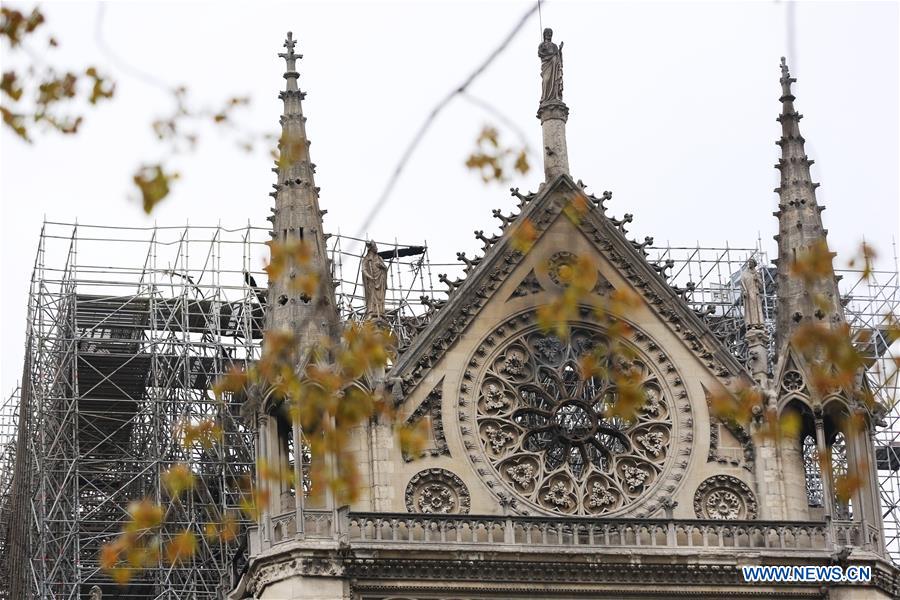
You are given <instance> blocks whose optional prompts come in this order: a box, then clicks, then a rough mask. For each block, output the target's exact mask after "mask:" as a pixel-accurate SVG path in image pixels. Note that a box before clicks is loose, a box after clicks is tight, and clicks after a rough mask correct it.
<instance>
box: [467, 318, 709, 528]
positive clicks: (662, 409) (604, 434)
mask: <svg viewBox="0 0 900 600" xmlns="http://www.w3.org/2000/svg"><path fill="white" fill-rule="evenodd" d="M500 331H502V332H503V333H502V334H501V333H499V332H500ZM489 337H490V339H492V340H494V339H497V338H504V341H502V342H497V343H494V344H491V346H492V351H490V352H485V347H484V345H482V346H481V347H479V349H478V350H476V356H478V355H479V352H480V353H481V355H483V356H484V360H483V365H482V366H481V369H480V373H479V374H478V375H477V376H474V377H473V379H474V380H475V385H473V386H467V387H466V389H465V390H463V393H464V397H462V398H461V399H460V406H464V407H467V409H468V410H469V411H470V413H469V414H468V415H461V416H465V417H466V418H465V421H473V422H474V423H475V425H476V427H475V428H474V430H473V428H469V427H466V428H465V431H462V429H461V431H462V433H463V438H464V440H465V441H466V443H467V447H468V448H470V449H472V450H473V451H476V450H478V451H480V455H479V454H470V455H469V458H470V460H472V462H473V463H484V462H486V463H487V464H488V465H490V466H491V467H492V472H489V471H488V470H486V469H479V472H480V473H482V474H483V476H485V478H486V479H487V481H486V483H487V485H488V487H489V488H490V489H491V490H492V491H494V492H495V493H496V494H498V495H501V494H503V495H506V496H508V495H510V494H508V493H506V492H503V491H502V490H504V489H505V490H508V492H511V495H512V497H515V498H518V499H519V500H520V502H519V505H521V506H523V508H525V509H526V510H527V509H528V508H532V509H536V510H537V511H538V512H544V513H562V514H573V515H608V514H621V513H624V512H634V511H636V510H638V507H639V506H640V505H642V504H648V507H647V510H650V506H649V505H651V504H653V503H654V502H657V503H658V499H655V497H656V496H659V497H660V498H661V497H662V496H663V495H666V494H671V492H672V490H674V489H675V483H676V482H677V481H679V480H680V479H681V478H682V476H683V470H684V468H685V467H686V466H687V461H686V460H681V461H677V460H676V456H677V455H678V452H677V448H676V445H678V444H680V443H681V438H682V437H684V439H687V440H690V439H692V438H691V436H690V435H686V436H681V437H680V434H679V432H683V433H687V432H689V431H690V428H691V424H692V421H691V419H690V405H689V403H688V402H687V400H686V394H682V393H673V392H672V391H670V390H671V387H670V386H672V385H675V386H679V387H680V386H681V380H680V378H679V377H678V376H677V374H676V373H675V369H674V367H672V366H671V363H670V362H669V361H668V359H665V360H664V361H663V362H665V364H666V365H667V367H669V368H667V369H666V372H667V373H670V374H671V375H672V377H671V379H672V382H669V381H667V378H666V376H664V375H663V374H662V372H661V371H660V370H657V367H656V365H655V364H654V360H651V359H650V358H649V357H648V356H647V355H645V354H643V353H642V352H641V351H640V349H639V348H638V347H636V346H634V345H632V344H631V343H630V342H626V341H623V342H622V343H623V344H624V345H625V346H626V347H627V348H628V351H629V357H628V359H625V358H623V357H621V356H615V357H614V356H607V355H608V354H609V353H607V352H604V350H605V349H608V348H609V340H608V339H607V337H606V335H605V333H604V331H603V330H602V329H601V328H599V327H598V326H596V325H594V324H590V323H587V322H577V323H572V324H571V331H570V335H569V337H568V338H567V339H565V340H561V339H560V338H558V337H556V336H553V335H548V334H544V333H542V332H541V331H540V330H539V329H538V328H537V327H536V326H535V323H534V315H533V312H531V311H530V312H528V313H527V314H526V315H522V316H519V317H515V318H513V319H510V320H508V321H507V322H506V323H504V324H503V325H502V326H501V327H499V328H498V331H496V332H493V333H492V334H491V335H490V336H489ZM636 338H637V339H639V340H643V341H644V345H649V344H652V342H650V341H649V338H647V336H645V335H644V334H640V335H638V336H636ZM654 347H655V348H656V352H655V353H654V356H657V355H660V352H659V349H658V347H656V346H655V345H654ZM591 353H596V354H597V355H599V356H607V358H606V359H605V360H607V361H608V364H606V365H604V366H605V367H606V369H607V371H608V372H612V371H613V370H616V369H620V370H628V371H629V372H630V373H631V376H632V377H634V378H635V380H636V382H637V385H638V386H639V387H640V389H641V391H642V392H643V395H644V403H643V404H642V405H641V407H640V408H639V409H638V410H637V414H636V416H635V417H634V418H631V419H626V418H623V417H621V416H616V415H615V410H614V408H615V407H616V406H617V405H616V402H617V400H618V398H619V392H618V390H617V389H616V385H615V383H614V381H612V380H611V379H610V378H607V377H602V376H591V377H588V378H587V379H585V378H583V377H582V376H581V369H580V368H579V361H580V359H582V358H583V357H584V356H585V355H587V354H591ZM473 375H474V374H473ZM676 382H677V383H676ZM470 440H471V441H470ZM476 466H477V465H476ZM679 470H680V471H682V472H681V473H676V471H679ZM494 476H496V478H497V479H498V480H499V481H497V480H495V479H494ZM522 500H524V501H525V502H521V501H522ZM523 512H524V511H523Z"/></svg>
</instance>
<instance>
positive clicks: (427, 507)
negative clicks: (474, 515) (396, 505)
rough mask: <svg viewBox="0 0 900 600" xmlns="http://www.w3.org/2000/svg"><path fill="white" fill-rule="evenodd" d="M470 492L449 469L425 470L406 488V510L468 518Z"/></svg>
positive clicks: (415, 476)
mask: <svg viewBox="0 0 900 600" xmlns="http://www.w3.org/2000/svg"><path fill="white" fill-rule="evenodd" d="M470 504H471V502H470V498H469V489H468V488H467V487H466V484H465V483H463V481H462V479H460V478H459V477H457V476H456V475H455V474H454V473H451V472H450V471H448V470H446V469H425V470H424V471H419V472H418V473H416V474H415V475H413V477H412V479H410V480H409V484H408V485H407V486H406V510H408V511H409V512H413V513H426V514H439V515H448V514H463V515H464V514H468V512H469V507H470Z"/></svg>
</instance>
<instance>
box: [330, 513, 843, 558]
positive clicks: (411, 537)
mask: <svg viewBox="0 0 900 600" xmlns="http://www.w3.org/2000/svg"><path fill="white" fill-rule="evenodd" d="M345 527H346V529H345V530H344V531H343V532H342V533H343V534H345V535H346V536H347V539H348V540H349V542H350V545H351V546H354V547H364V546H385V545H392V544H393V545H399V544H404V545H406V544H412V545H428V544H435V545H441V546H449V547H478V546H481V547H486V546H492V547H496V546H497V545H500V544H517V545H520V546H519V550H521V549H523V548H527V549H537V550H541V551H546V550H548V549H554V548H560V547H564V548H583V549H587V548H592V549H596V548H598V547H599V548H647V547H658V548H660V549H673V548H693V549H711V550H717V551H718V550H722V549H748V550H760V549H771V550H778V551H798V552H809V551H816V550H821V551H826V550H829V549H830V548H831V547H832V542H831V539H830V532H829V529H828V527H827V525H826V524H825V523H810V522H784V521H778V522H764V521H710V520H673V519H586V518H564V517H526V516H509V517H490V516H468V515H424V514H414V515H413V514H401V513H398V514H385V513H372V514H369V513H350V514H349V515H348V517H347V522H346V524H345ZM521 545H524V546H521Z"/></svg>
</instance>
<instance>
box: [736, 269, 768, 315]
mask: <svg viewBox="0 0 900 600" xmlns="http://www.w3.org/2000/svg"><path fill="white" fill-rule="evenodd" d="M762 293H763V282H762V278H761V277H760V276H759V271H757V270H756V260H754V259H752V258H751V259H750V260H749V261H747V268H746V269H744V270H743V271H742V272H741V300H742V301H743V304H744V323H745V324H746V325H747V328H748V329H762V327H763V323H764V321H765V318H764V315H763V301H762Z"/></svg>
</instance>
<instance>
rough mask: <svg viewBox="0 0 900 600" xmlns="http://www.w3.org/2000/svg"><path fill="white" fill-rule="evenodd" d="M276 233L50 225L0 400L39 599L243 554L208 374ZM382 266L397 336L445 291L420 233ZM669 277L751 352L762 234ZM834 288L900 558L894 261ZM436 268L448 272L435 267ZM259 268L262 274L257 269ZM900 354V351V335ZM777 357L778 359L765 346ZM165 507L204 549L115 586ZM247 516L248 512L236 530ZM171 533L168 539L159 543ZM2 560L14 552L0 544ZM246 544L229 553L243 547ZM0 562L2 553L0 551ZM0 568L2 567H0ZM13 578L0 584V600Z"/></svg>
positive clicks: (244, 340)
mask: <svg viewBox="0 0 900 600" xmlns="http://www.w3.org/2000/svg"><path fill="white" fill-rule="evenodd" d="M268 239H269V238H268V229H267V228H261V227H253V226H250V225H249V224H248V225H247V226H246V227H242V228H238V229H225V228H222V227H220V226H219V227H195V226H185V227H177V228H167V227H150V228H114V227H98V226H86V225H76V224H63V223H50V222H48V223H45V225H44V228H43V230H42V232H41V236H40V241H39V248H38V253H37V257H36V261H35V270H34V274H33V277H32V286H31V292H30V296H29V309H28V311H29V313H28V319H29V325H28V332H27V339H28V342H27V348H26V365H28V368H27V369H26V371H27V378H26V380H25V381H24V382H23V384H22V390H17V391H16V392H14V393H13V394H11V395H10V396H8V397H7V399H6V401H5V402H4V403H3V404H2V406H0V543H3V542H4V541H5V540H6V539H7V536H6V527H7V526H8V524H9V523H10V522H11V519H15V518H25V519H26V520H27V530H28V535H27V540H26V544H27V555H28V556H30V560H29V561H28V562H27V564H25V565H20V566H19V567H20V568H22V569H24V570H25V571H26V577H27V580H28V582H29V585H30V586H31V590H32V592H33V595H34V596H35V597H36V598H40V599H42V600H45V599H47V600H49V599H54V600H55V599H60V598H66V599H76V598H78V599H83V598H87V597H88V593H89V590H90V588H91V586H93V585H99V586H100V587H101V589H102V590H103V597H104V598H158V599H169V600H174V599H175V598H179V599H180V598H193V599H198V600H203V599H212V598H222V597H224V592H225V590H226V588H228V584H229V582H230V581H232V580H233V574H232V573H230V570H232V569H234V568H238V567H236V566H235V565H236V564H238V563H240V558H239V557H240V556H241V555H242V553H243V550H242V548H241V546H240V544H241V542H240V541H239V540H240V539H241V537H240V536H239V538H238V541H235V542H224V541H221V540H211V539H209V538H207V537H205V536H204V535H203V533H204V531H203V528H204V525H205V524H206V523H208V522H211V521H214V520H215V519H216V518H217V517H219V516H220V515H222V514H224V513H226V512H228V511H236V509H237V508H238V504H239V500H240V492H239V491H238V489H237V485H236V483H237V481H238V480H239V479H240V478H241V477H242V476H244V475H246V474H248V473H250V472H251V470H252V467H253V464H254V460H255V455H254V449H253V435H254V432H253V431H252V430H250V429H248V428H247V427H245V425H243V424H242V422H241V420H240V418H239V415H238V412H239V404H240V402H241V399H240V398H236V397H231V396H228V395H226V396H225V398H224V402H222V403H217V402H216V401H215V399H214V397H213V395H212V393H211V392H210V390H209V388H210V386H211V384H212V382H213V381H215V379H216V378H217V377H218V376H219V375H221V374H223V373H225V372H226V371H227V370H228V369H230V368H231V367H233V366H238V367H240V366H244V365H246V364H247V363H248V362H249V361H253V360H255V359H257V358H258V357H259V354H260V346H261V338H262V333H263V327H264V314H265V297H266V293H265V291H266V276H265V274H264V273H263V272H262V266H263V264H264V261H265V259H266V258H267V256H268V248H267V247H266V246H265V242H266V241H267V240H268ZM378 247H379V251H380V252H379V253H380V255H381V256H382V258H383V260H384V261H385V263H386V265H387V267H388V286H387V287H388V289H387V293H386V299H385V304H386V311H385V319H386V321H387V323H388V324H389V326H390V327H391V328H392V330H393V332H394V333H395V335H396V337H397V339H398V341H399V343H400V347H401V349H402V348H403V347H405V346H406V345H407V344H408V343H409V341H410V340H411V339H412V338H413V337H414V336H415V335H416V333H418V332H419V331H421V329H422V328H424V327H425V325H426V324H427V319H428V318H429V316H430V315H431V314H433V311H432V310H431V308H432V307H433V306H435V305H439V304H440V303H441V302H442V300H443V298H444V295H443V289H444V286H440V289H439V290H438V291H437V292H436V291H435V289H434V286H433V283H434V280H433V274H432V269H438V270H441V271H445V272H447V273H449V274H450V276H451V278H452V277H454V276H455V275H457V274H459V273H460V272H461V271H462V265H457V264H442V265H438V264H434V263H431V262H430V260H429V255H428V248H427V244H425V243H422V244H420V245H408V244H401V243H399V242H397V241H394V242H378ZM645 250H646V251H647V252H648V257H647V258H648V260H650V261H651V262H653V263H658V264H665V263H666V262H667V261H670V264H669V268H668V269H667V270H666V271H665V272H666V274H667V276H668V281H669V283H670V284H671V285H672V286H674V287H675V289H676V291H678V292H679V294H681V295H682V296H683V297H684V299H685V301H686V302H687V303H688V304H689V305H690V306H691V307H692V308H693V309H694V310H695V311H697V313H698V314H699V315H701V317H702V318H703V319H704V320H705V321H706V322H707V323H708V324H709V326H710V327H711V329H712V330H713V332H714V333H715V334H716V335H717V337H718V338H719V339H720V340H721V341H722V342H723V343H724V344H725V346H726V347H727V348H729V350H730V351H731V352H732V353H734V355H735V356H736V357H737V358H738V359H739V360H744V361H745V360H746V357H747V350H746V343H745V341H744V333H745V328H744V323H743V311H742V307H741V301H740V289H739V278H740V272H741V270H742V269H743V268H744V267H745V265H746V262H747V260H748V259H749V258H751V257H753V258H756V260H757V262H758V263H759V264H760V265H766V264H769V260H768V257H767V256H766V253H765V252H763V251H761V250H760V248H759V247H755V248H754V247H744V248H740V247H738V248H731V247H725V248H704V247H700V246H696V247H678V246H666V247H648V248H646V249H645ZM328 251H329V256H330V259H331V268H332V277H333V279H334V281H335V290H336V299H337V306H338V309H339V311H340V314H341V318H342V319H343V320H345V321H348V320H356V319H360V318H362V317H363V315H364V306H365V295H364V289H363V284H362V277H361V271H360V265H361V260H362V255H363V253H364V251H365V243H364V240H361V239H355V238H351V237H347V236H341V235H335V236H332V237H330V238H329V239H328ZM761 273H762V275H763V281H764V287H765V290H764V291H765V294H764V305H765V314H766V316H767V320H768V323H767V326H768V327H770V329H773V328H774V316H775V309H776V307H775V298H776V294H775V281H776V280H775V272H774V269H773V268H771V267H764V268H762V269H761ZM843 275H844V278H843V279H842V281H841V291H842V295H843V296H844V301H845V310H846V314H847V318H848V321H849V322H850V325H851V328H852V331H853V335H854V340H855V341H856V343H857V345H858V347H859V348H861V349H862V351H863V352H864V354H865V355H866V357H867V358H868V365H869V369H868V373H867V376H868V379H869V383H870V384H871V385H872V388H873V390H874V391H875V393H876V395H877V397H878V398H879V400H880V401H881V402H883V403H884V404H885V405H886V406H889V407H890V411H889V414H888V416H887V418H886V421H887V426H886V427H884V428H882V429H880V430H879V432H878V433H877V435H876V445H877V452H878V454H877V456H878V477H879V483H880V485H881V496H882V505H883V508H884V512H883V516H884V528H885V542H886V545H887V548H888V551H889V552H890V553H891V556H892V557H893V559H894V560H895V561H897V562H898V564H900V406H898V403H897V400H898V386H897V381H896V378H895V377H892V376H891V373H892V372H893V371H892V370H891V369H895V368H896V367H894V365H893V362H892V360H891V349H890V348H891V345H892V344H893V343H894V340H892V339H890V337H889V332H888V330H887V329H886V328H885V327H884V325H883V321H882V320H883V317H884V315H885V314H894V315H896V314H897V312H898V305H900V291H898V278H897V274H896V272H894V273H891V272H876V273H873V274H872V276H871V277H870V278H869V279H868V280H861V279H860V277H859V273H850V272H845V273H843ZM439 278H440V275H439ZM257 280H258V281H259V282H261V283H257ZM895 350H896V348H895ZM772 358H773V356H772ZM21 410H24V411H27V414H28V415H29V420H28V431H26V432H20V433H24V439H25V441H26V442H27V451H26V454H27V456H26V457H16V456H15V436H16V423H17V417H18V416H20V415H19V413H17V411H21ZM207 418H212V419H216V420H218V421H219V422H220V423H221V424H222V427H223V443H221V444H218V445H216V446H215V447H213V448H211V449H206V450H204V449H202V448H197V447H195V448H192V449H185V448H184V447H183V445H182V444H181V441H180V440H179V436H178V435H177V433H176V432H177V430H178V428H179V427H180V426H182V425H183V424H184V423H188V422H197V421H199V420H201V419H207ZM16 458H20V459H22V458H27V459H28V460H26V461H24V462H23V461H20V463H21V464H20V466H21V465H25V468H26V470H27V473H25V474H24V481H25V486H24V488H25V490H26V494H27V503H26V507H27V511H26V512H27V514H26V515H24V516H23V515H19V516H18V517H17V516H16V515H11V514H10V511H9V495H10V494H9V482H10V480H11V477H12V472H13V471H12V466H13V464H14V463H15V460H16ZM179 462H188V463H190V464H191V465H192V469H193V470H194V473H195V476H196V479H197V481H198V486H197V488H196V489H195V490H194V491H193V493H192V494H191V495H190V496H189V497H187V498H185V499H184V500H183V501H182V502H180V503H175V502H171V501H169V499H167V498H166V496H165V492H164V490H163V489H162V487H161V484H160V474H161V473H162V472H163V471H165V470H166V469H168V468H169V467H170V466H171V465H172V464H175V463H179ZM145 497H146V498H150V499H152V500H156V501H161V502H162V503H163V505H164V506H166V510H167V514H166V525H165V528H164V533H163V536H164V537H165V536H171V535H174V534H176V533H178V532H180V531H182V530H184V529H190V530H192V531H194V532H195V533H196V534H197V538H198V540H200V542H201V543H200V548H199V550H198V553H197V554H196V555H195V556H194V557H192V558H191V559H189V560H186V561H184V562H182V563H179V564H176V565H174V566H172V565H168V564H166V563H165V562H163V560H162V559H161V560H160V562H159V564H157V565H156V566H155V567H154V568H150V569H147V570H145V571H143V572H142V573H141V574H140V575H139V576H136V577H135V578H133V579H132V581H131V582H130V583H129V585H128V587H126V588H119V587H118V586H116V585H114V584H113V583H112V582H111V580H110V579H109V578H108V576H107V575H105V574H104V573H103V572H102V570H101V569H100V565H99V557H98V554H99V549H100V547H101V546H102V544H103V543H104V542H107V541H110V540H112V539H114V538H115V536H116V535H118V533H119V531H120V529H121V527H122V524H123V522H124V521H125V520H126V519H127V510H128V505H129V503H130V502H132V501H134V500H136V499H140V498H145ZM246 524H247V523H246V522H245V521H241V526H242V527H243V526H246ZM163 541H165V539H164V540H163ZM0 550H4V552H2V553H0V556H6V555H7V554H8V553H7V552H6V551H5V550H6V549H5V548H2V549H0ZM235 557H238V559H235ZM0 567H3V565H0ZM0 572H2V574H0V577H2V576H3V575H5V573H6V570H5V569H2V570H0ZM6 589H8V587H7V585H6V582H5V581H3V580H0V600H3V598H4V596H3V593H4V590H6Z"/></svg>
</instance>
